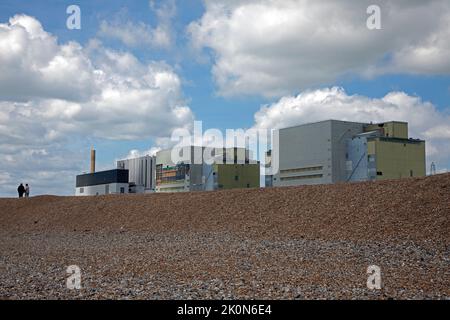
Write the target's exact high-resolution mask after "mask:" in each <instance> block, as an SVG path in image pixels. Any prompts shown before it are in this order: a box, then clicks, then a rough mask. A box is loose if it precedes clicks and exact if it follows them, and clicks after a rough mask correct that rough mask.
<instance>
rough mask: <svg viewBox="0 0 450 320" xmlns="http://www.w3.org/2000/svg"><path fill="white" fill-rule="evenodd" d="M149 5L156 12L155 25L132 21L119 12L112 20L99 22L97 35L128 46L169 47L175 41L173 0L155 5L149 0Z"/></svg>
mask: <svg viewBox="0 0 450 320" xmlns="http://www.w3.org/2000/svg"><path fill="white" fill-rule="evenodd" d="M150 7H151V9H152V10H153V11H154V12H155V14H156V18H157V20H156V26H155V27H152V26H150V25H148V24H145V23H143V22H139V23H134V22H132V21H130V20H129V18H128V17H127V15H126V14H125V13H123V12H121V13H120V14H118V15H117V16H116V18H115V20H114V21H112V22H111V21H105V20H103V21H102V22H101V23H100V30H99V36H101V37H105V38H111V39H117V40H119V41H121V42H122V43H124V44H125V45H127V46H129V47H143V46H151V47H156V48H166V49H167V48H169V47H171V45H173V43H174V41H175V39H174V38H175V34H174V32H173V30H172V20H173V18H174V17H175V14H176V6H175V2H174V1H173V0H171V1H167V2H165V3H163V4H161V6H157V5H155V4H154V2H153V1H150Z"/></svg>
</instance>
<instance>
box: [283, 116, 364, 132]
mask: <svg viewBox="0 0 450 320" xmlns="http://www.w3.org/2000/svg"><path fill="white" fill-rule="evenodd" d="M325 122H342V123H354V124H361V125H368V124H369V123H365V122H356V121H346V120H335V119H328V120H321V121H315V122H307V123H303V124H297V125H294V126H290V127H284V128H280V129H279V130H284V129H292V128H297V127H303V126H308V125H314V124H319V123H325Z"/></svg>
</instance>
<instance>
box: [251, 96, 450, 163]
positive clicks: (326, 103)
mask: <svg viewBox="0 0 450 320" xmlns="http://www.w3.org/2000/svg"><path fill="white" fill-rule="evenodd" d="M448 111H450V110H448ZM448 111H447V112H446V111H439V110H438V109H437V108H436V107H435V106H434V105H433V104H431V103H429V102H425V101H422V99H421V98H420V97H416V96H410V95H407V94H406V93H404V92H391V93H389V94H387V95H386V96H384V97H383V98H380V99H374V98H368V97H365V96H361V95H348V94H347V93H346V92H345V90H344V89H342V88H338V87H332V88H326V89H320V90H311V91H305V92H303V93H301V94H299V95H297V96H286V97H283V98H281V99H280V100H279V101H278V102H275V103H273V104H270V105H265V106H263V107H262V108H261V109H260V110H259V111H258V112H257V113H256V114H255V125H254V127H255V128H258V129H279V128H285V127H290V126H295V125H300V124H304V123H310V122H316V121H322V120H328V119H336V120H345V121H355V122H364V123H370V122H385V121H406V122H408V123H409V133H410V136H411V137H413V138H421V139H425V140H426V148H427V158H428V161H429V162H430V163H431V161H434V162H435V163H437V164H438V165H439V166H440V167H441V168H442V167H446V168H448V166H449V164H450V113H449V112H448Z"/></svg>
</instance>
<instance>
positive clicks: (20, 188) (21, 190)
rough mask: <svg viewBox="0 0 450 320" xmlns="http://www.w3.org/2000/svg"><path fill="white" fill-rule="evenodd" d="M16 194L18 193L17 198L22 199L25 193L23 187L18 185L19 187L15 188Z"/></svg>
mask: <svg viewBox="0 0 450 320" xmlns="http://www.w3.org/2000/svg"><path fill="white" fill-rule="evenodd" d="M17 192H18V193H19V198H22V197H23V194H24V193H25V187H24V186H23V185H20V186H19V187H18V188H17Z"/></svg>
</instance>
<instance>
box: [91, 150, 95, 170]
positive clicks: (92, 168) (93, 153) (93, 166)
mask: <svg viewBox="0 0 450 320" xmlns="http://www.w3.org/2000/svg"><path fill="white" fill-rule="evenodd" d="M91 173H95V149H94V147H92V148H91Z"/></svg>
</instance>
